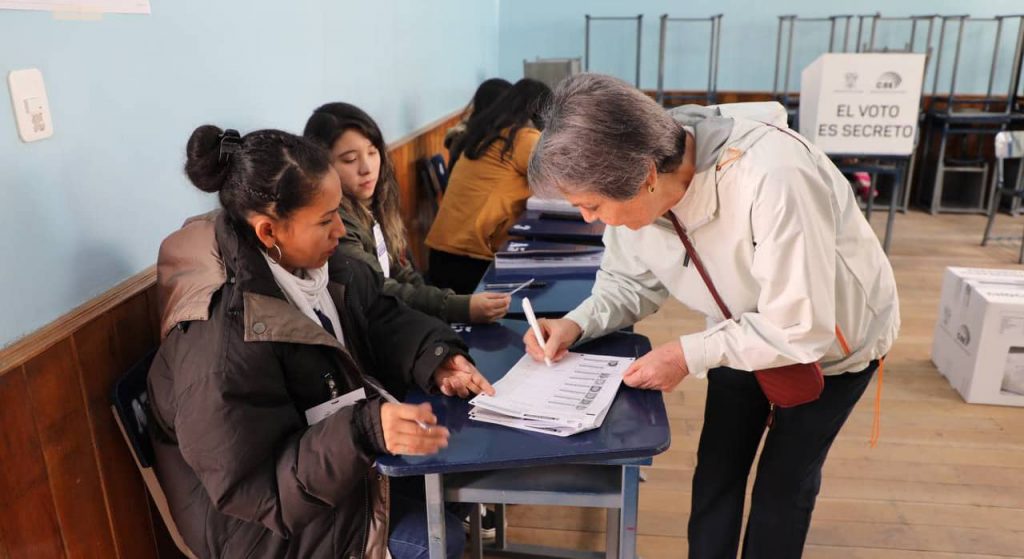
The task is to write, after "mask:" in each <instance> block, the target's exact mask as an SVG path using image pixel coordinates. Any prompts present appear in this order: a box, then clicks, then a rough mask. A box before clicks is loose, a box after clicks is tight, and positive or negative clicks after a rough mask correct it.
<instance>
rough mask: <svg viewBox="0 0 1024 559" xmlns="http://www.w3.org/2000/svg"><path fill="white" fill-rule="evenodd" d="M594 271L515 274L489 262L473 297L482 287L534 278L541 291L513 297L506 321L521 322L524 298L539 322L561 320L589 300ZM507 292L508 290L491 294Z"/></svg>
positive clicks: (526, 291) (544, 270) (543, 270)
mask: <svg viewBox="0 0 1024 559" xmlns="http://www.w3.org/2000/svg"><path fill="white" fill-rule="evenodd" d="M596 275H597V270H596V269H590V268H587V269H576V270H572V269H569V270H564V269H553V268H536V269H533V268H524V269H518V270H498V269H496V268H495V267H494V263H493V262H492V263H491V265H490V267H489V268H487V272H486V273H484V277H483V278H481V279H480V283H479V284H477V286H476V291H475V292H476V293H480V292H481V291H486V289H485V286H486V285H487V284H491V283H522V282H524V281H527V280H529V279H530V278H533V279H535V280H537V281H543V282H544V283H545V285H544V286H543V287H532V288H527V289H522V290H520V291H519V292H518V293H516V294H515V295H512V303H511V305H510V306H509V309H508V317H509V318H515V319H523V318H525V316H526V315H524V314H523V297H529V298H530V304H531V305H533V312H535V313H537V316H539V317H541V318H562V316H563V315H564V314H565V313H567V312H569V311H571V310H573V309H575V308H576V307H577V306H579V304H580V303H582V302H583V301H584V300H585V299H586V298H587V297H590V293H591V291H593V288H594V277H595V276H596ZM492 291H508V290H492Z"/></svg>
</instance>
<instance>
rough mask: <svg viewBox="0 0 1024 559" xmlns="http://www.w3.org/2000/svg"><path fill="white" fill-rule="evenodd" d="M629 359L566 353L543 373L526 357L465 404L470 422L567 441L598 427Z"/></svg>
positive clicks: (541, 366)
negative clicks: (491, 392) (487, 391)
mask: <svg viewBox="0 0 1024 559" xmlns="http://www.w3.org/2000/svg"><path fill="white" fill-rule="evenodd" d="M632 362H633V359H632V358H625V357H606V356H603V355H589V354H584V353H569V354H568V355H567V356H566V357H565V358H564V359H563V360H561V361H559V362H558V363H555V364H554V366H553V367H547V366H546V365H545V364H544V363H538V362H535V361H534V360H533V359H532V358H531V357H530V356H529V355H524V356H523V358H522V359H520V360H519V362H518V363H516V365H515V366H514V367H512V369H511V370H509V372H508V373H507V374H506V375H505V376H504V377H503V378H502V379H501V380H499V381H498V382H496V383H494V390H495V395H494V396H487V395H485V394H481V395H479V396H476V397H475V398H473V399H472V400H470V403H471V404H473V405H474V406H475V407H474V408H473V409H472V410H471V411H470V418H471V419H473V420H476V421H482V422H485V423H495V424H499V425H505V426H507V427H512V428H516V429H526V430H530V431H538V432H542V433H549V434H553V435H559V436H563V437H564V436H568V435H572V434H575V433H580V432H582V431H587V430H590V429H595V428H597V427H600V426H601V423H602V422H603V421H604V418H605V416H606V415H607V413H608V409H609V408H610V407H611V404H612V401H613V400H614V399H615V394H616V393H617V392H618V389H619V385H620V384H621V383H622V374H623V373H624V372H625V371H626V369H628V368H629V365H630V364H631V363H632Z"/></svg>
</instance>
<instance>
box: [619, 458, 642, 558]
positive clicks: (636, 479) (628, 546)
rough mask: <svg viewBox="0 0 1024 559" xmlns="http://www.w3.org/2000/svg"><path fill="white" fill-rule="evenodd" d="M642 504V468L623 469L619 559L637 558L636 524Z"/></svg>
mask: <svg viewBox="0 0 1024 559" xmlns="http://www.w3.org/2000/svg"><path fill="white" fill-rule="evenodd" d="M639 504H640V468H639V467H638V466H623V467H622V506H620V507H619V515H620V518H619V559H634V558H635V557H636V523H637V515H638V507H639Z"/></svg>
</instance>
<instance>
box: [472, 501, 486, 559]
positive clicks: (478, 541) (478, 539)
mask: <svg viewBox="0 0 1024 559" xmlns="http://www.w3.org/2000/svg"><path fill="white" fill-rule="evenodd" d="M469 523H470V526H471V528H470V532H469V550H470V557H472V558H473V559H483V557H484V539H483V537H482V536H481V534H480V505H478V504H476V503H473V512H471V513H470V514H469Z"/></svg>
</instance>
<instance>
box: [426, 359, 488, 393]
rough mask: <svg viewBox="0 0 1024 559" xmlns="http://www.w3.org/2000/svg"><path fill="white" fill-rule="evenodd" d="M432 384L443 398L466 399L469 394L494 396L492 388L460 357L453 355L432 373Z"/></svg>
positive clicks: (470, 364)
mask: <svg viewBox="0 0 1024 559" xmlns="http://www.w3.org/2000/svg"><path fill="white" fill-rule="evenodd" d="M434 384H436V385H437V387H438V388H440V389H441V393H442V394H444V395H445V396H456V395H457V396H459V397H461V398H468V397H469V395H470V394H480V393H481V392H482V393H484V394H487V395H488V396H494V387H493V386H491V383H489V382H487V379H486V378H484V376H483V375H482V374H480V371H478V370H477V368H476V367H474V366H473V364H472V363H470V362H469V359H466V358H465V357H464V356H462V355H453V356H451V357H449V358H448V359H445V360H444V363H441V366H440V367H438V368H437V370H436V371H434Z"/></svg>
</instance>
